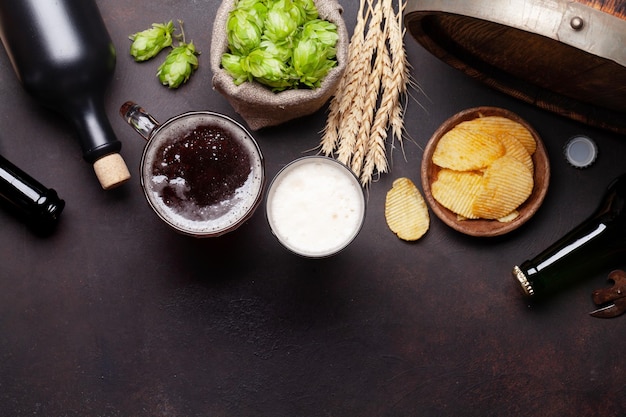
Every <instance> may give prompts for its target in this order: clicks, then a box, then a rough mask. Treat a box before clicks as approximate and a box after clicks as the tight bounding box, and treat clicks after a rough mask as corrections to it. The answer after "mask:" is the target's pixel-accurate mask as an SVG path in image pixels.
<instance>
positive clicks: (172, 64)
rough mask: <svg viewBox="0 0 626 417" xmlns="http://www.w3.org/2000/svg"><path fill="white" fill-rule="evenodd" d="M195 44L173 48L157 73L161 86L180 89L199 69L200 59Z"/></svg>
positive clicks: (190, 43)
mask: <svg viewBox="0 0 626 417" xmlns="http://www.w3.org/2000/svg"><path fill="white" fill-rule="evenodd" d="M196 55H197V52H196V47H195V46H194V44H193V42H189V43H184V42H183V43H181V44H180V45H179V46H177V47H175V48H173V49H172V50H171V51H170V53H169V54H168V55H167V58H165V62H163V64H161V66H160V67H159V69H158V71H157V76H158V77H159V81H161V84H163V85H165V86H168V87H169V88H178V87H179V86H180V85H181V84H183V83H185V82H187V80H188V79H189V77H191V74H192V73H193V72H194V71H195V70H196V69H197V68H198V57H197V56H196Z"/></svg>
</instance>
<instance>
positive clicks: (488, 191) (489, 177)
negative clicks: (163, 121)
mask: <svg viewBox="0 0 626 417" xmlns="http://www.w3.org/2000/svg"><path fill="white" fill-rule="evenodd" d="M532 190H533V175H532V174H531V173H530V171H528V169H527V168H526V166H524V164H523V163H522V162H520V161H518V160H517V159H515V158H512V157H510V156H503V157H502V158H499V159H498V160H496V161H494V162H493V163H492V164H491V165H490V166H489V168H487V169H486V170H485V172H484V175H483V177H482V182H481V185H480V190H479V191H478V194H477V195H476V198H475V200H474V203H473V204H472V208H471V211H472V213H474V215H475V216H477V217H480V218H482V219H499V218H502V217H505V216H507V215H508V214H510V213H511V212H512V211H513V210H515V209H517V208H518V207H519V206H520V205H521V204H522V203H523V202H524V201H526V199H527V198H528V197H529V196H530V194H531V192H532Z"/></svg>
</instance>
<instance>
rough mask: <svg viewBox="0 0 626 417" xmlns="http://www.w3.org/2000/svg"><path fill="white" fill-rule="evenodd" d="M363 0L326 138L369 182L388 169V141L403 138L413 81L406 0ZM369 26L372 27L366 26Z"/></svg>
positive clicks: (329, 148)
mask: <svg viewBox="0 0 626 417" xmlns="http://www.w3.org/2000/svg"><path fill="white" fill-rule="evenodd" d="M392 1H393V0H360V3H359V13H358V17H357V23H356V26H355V29H354V33H353V35H352V38H351V40H350V51H349V54H348V56H349V62H348V63H347V65H346V71H345V73H344V76H343V77H342V80H341V81H340V84H339V87H338V89H337V92H336V93H335V96H334V97H333V99H332V100H331V103H330V106H329V111H328V119H327V121H326V126H325V128H324V134H323V137H322V141H321V151H322V152H323V153H324V154H326V155H332V154H333V153H335V152H336V158H337V160H339V161H340V162H343V163H344V164H346V165H348V166H350V167H351V169H352V170H353V172H354V173H355V175H357V177H359V178H360V181H361V184H362V185H363V186H367V185H368V184H369V183H370V182H371V181H372V179H373V177H374V173H375V172H378V173H379V174H380V173H384V172H387V170H388V161H387V155H386V141H387V137H388V135H389V133H391V136H392V149H393V142H394V141H395V140H398V141H399V142H400V143H401V142H402V138H403V135H404V119H403V117H404V103H403V101H402V97H403V96H405V95H406V94H407V89H408V85H409V83H410V82H411V77H410V70H411V69H410V66H409V63H408V59H407V56H406V51H405V49H404V41H403V37H404V30H403V22H402V13H403V11H404V7H405V1H406V0H398V11H397V12H394V7H393V3H392ZM366 25H367V28H366Z"/></svg>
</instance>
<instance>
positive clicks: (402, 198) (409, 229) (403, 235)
mask: <svg viewBox="0 0 626 417" xmlns="http://www.w3.org/2000/svg"><path fill="white" fill-rule="evenodd" d="M385 219H386V220H387V225H388V226H389V228H390V229H391V231H392V232H394V233H395V234H396V235H397V236H398V237H399V238H400V239H403V240H407V241H414V240H417V239H419V238H421V237H422V236H423V235H424V234H425V233H426V232H427V231H428V228H429V227H430V216H429V214H428V206H427V205H426V201H425V200H424V198H423V197H422V194H421V193H420V192H419V190H418V189H417V187H416V186H415V184H413V182H412V181H411V180H410V179H408V178H398V179H396V180H395V181H394V182H393V185H392V187H391V189H390V190H389V191H388V192H387V197H386V199H385Z"/></svg>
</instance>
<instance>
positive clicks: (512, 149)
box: [498, 133, 535, 174]
mask: <svg viewBox="0 0 626 417" xmlns="http://www.w3.org/2000/svg"><path fill="white" fill-rule="evenodd" d="M498 140H500V142H502V144H503V145H504V148H505V149H506V151H505V153H504V154H505V155H507V156H511V157H513V158H515V159H517V160H518V161H520V162H521V163H523V164H524V165H525V166H526V168H528V170H529V171H530V173H531V174H532V173H533V172H534V171H535V165H534V164H533V159H532V158H531V156H530V154H529V153H528V151H527V150H526V148H525V147H524V145H522V142H520V141H519V140H517V138H516V137H515V136H513V135H511V134H509V133H502V134H500V135H498Z"/></svg>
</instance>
